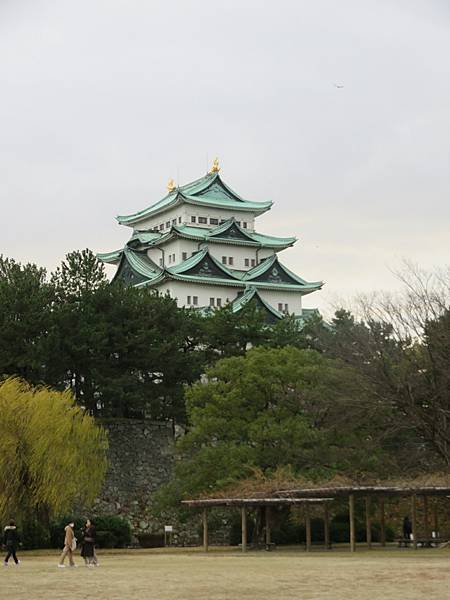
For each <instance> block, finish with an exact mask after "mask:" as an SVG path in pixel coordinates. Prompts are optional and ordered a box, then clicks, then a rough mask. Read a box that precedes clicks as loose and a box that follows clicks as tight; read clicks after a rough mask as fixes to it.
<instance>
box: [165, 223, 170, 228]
mask: <svg viewBox="0 0 450 600" xmlns="http://www.w3.org/2000/svg"><path fill="white" fill-rule="evenodd" d="M169 227H170V221H166V229H169Z"/></svg>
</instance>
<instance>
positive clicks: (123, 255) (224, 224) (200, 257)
mask: <svg viewBox="0 0 450 600" xmlns="http://www.w3.org/2000/svg"><path fill="white" fill-rule="evenodd" d="M219 172H220V167H219V163H218V160H217V159H215V160H214V162H213V165H212V168H211V170H210V171H209V172H208V173H207V174H206V175H205V176H204V177H201V178H200V179H197V180H196V181H193V182H191V183H188V184H185V185H182V186H179V187H177V186H176V185H175V183H174V182H173V180H170V181H169V183H168V186H167V192H168V193H167V194H166V196H164V198H162V199H161V200H159V201H158V202H156V203H155V204H152V205H151V206H149V207H148V208H145V209H144V210H141V211H139V212H136V213H133V214H130V215H124V216H119V217H117V220H118V222H119V223H120V224H121V225H125V226H127V227H131V228H132V230H133V232H132V235H131V238H130V240H129V241H128V242H127V244H126V245H125V247H124V248H122V249H120V250H116V251H113V252H108V253H103V254H98V255H97V256H98V258H99V259H100V260H102V261H103V262H104V263H110V264H115V265H117V267H118V268H117V272H116V274H115V277H114V279H122V280H123V281H124V282H125V283H126V284H129V285H134V286H139V287H147V288H149V289H153V290H157V291H158V292H159V293H167V292H168V293H169V294H170V296H171V297H173V298H176V300H177V304H178V306H180V307H181V306H182V307H193V308H199V309H213V308H219V307H222V306H225V305H230V306H231V308H232V310H233V312H238V311H240V310H242V308H243V307H244V306H246V305H247V304H248V303H252V304H256V305H257V306H258V307H259V308H260V309H261V310H263V311H264V313H265V315H266V320H267V321H268V322H275V321H277V320H278V319H281V318H283V316H285V315H286V314H294V315H295V316H296V317H297V318H298V319H299V320H300V321H304V320H306V319H307V318H308V317H309V316H310V315H311V313H312V312H315V311H314V309H304V308H302V297H303V296H304V295H306V294H310V293H311V292H314V291H316V290H319V289H320V288H321V287H322V282H312V283H311V282H308V281H305V280H304V279H302V278H301V277H299V276H298V275H296V274H295V273H293V272H292V271H290V270H289V269H288V268H287V267H286V266H284V265H283V264H282V263H281V262H280V260H279V257H278V254H279V252H281V251H282V250H284V249H286V248H288V247H290V246H292V245H293V244H294V243H295V242H296V241H297V240H296V238H295V237H288V238H281V237H275V236H272V235H267V234H263V233H259V232H257V231H256V230H255V221H256V218H257V217H258V216H259V215H262V214H263V213H265V212H266V211H268V210H269V209H270V208H271V206H272V202H270V201H266V202H250V201H249V200H246V199H244V198H242V197H241V196H239V195H238V194H237V193H236V192H234V191H233V190H232V189H231V188H230V187H229V186H228V185H227V184H226V183H225V182H224V181H223V180H222V178H221V176H220V174H219Z"/></svg>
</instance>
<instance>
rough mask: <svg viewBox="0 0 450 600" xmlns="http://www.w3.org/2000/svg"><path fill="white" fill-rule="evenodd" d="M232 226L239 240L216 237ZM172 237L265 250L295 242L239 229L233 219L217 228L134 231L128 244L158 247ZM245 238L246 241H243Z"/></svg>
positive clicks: (174, 226) (179, 226)
mask: <svg viewBox="0 0 450 600" xmlns="http://www.w3.org/2000/svg"><path fill="white" fill-rule="evenodd" d="M231 226H234V227H235V228H236V229H238V230H239V231H240V232H241V234H242V237H239V238H232V237H229V238H224V237H216V236H218V234H221V233H224V232H226V231H227V230H228V229H230V228H231ZM174 237H181V238H186V239H191V240H195V241H205V242H206V241H207V242H213V243H222V244H234V245H236V244H237V245H239V246H255V247H266V248H280V249H282V248H287V247H288V246H292V245H293V244H295V242H296V241H297V238H295V237H287V238H283V237H276V236H273V235H265V234H263V233H257V232H256V231H249V230H248V229H244V228H242V227H239V225H238V224H237V223H236V222H235V220H234V219H228V220H227V221H225V222H224V223H222V224H221V225H218V226H217V227H192V226H190V225H172V227H171V228H170V231H168V232H167V233H159V232H155V231H150V232H142V231H135V232H134V234H133V236H132V238H131V239H130V241H129V242H128V243H129V244H130V242H131V243H132V242H133V241H134V240H138V241H139V242H140V243H142V244H148V245H152V246H159V245H161V244H165V243H166V242H169V241H170V240H172V239H173V238H174ZM243 238H246V239H243Z"/></svg>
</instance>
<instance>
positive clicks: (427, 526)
mask: <svg viewBox="0 0 450 600" xmlns="http://www.w3.org/2000/svg"><path fill="white" fill-rule="evenodd" d="M423 522H424V528H425V537H427V538H429V537H431V532H430V520H429V518H428V496H424V497H423Z"/></svg>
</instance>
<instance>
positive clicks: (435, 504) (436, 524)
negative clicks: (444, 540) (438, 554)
mask: <svg viewBox="0 0 450 600" xmlns="http://www.w3.org/2000/svg"><path fill="white" fill-rule="evenodd" d="M433 528H434V535H435V536H436V537H437V538H438V537H439V517H438V499H437V498H435V499H434V502H433Z"/></svg>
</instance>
